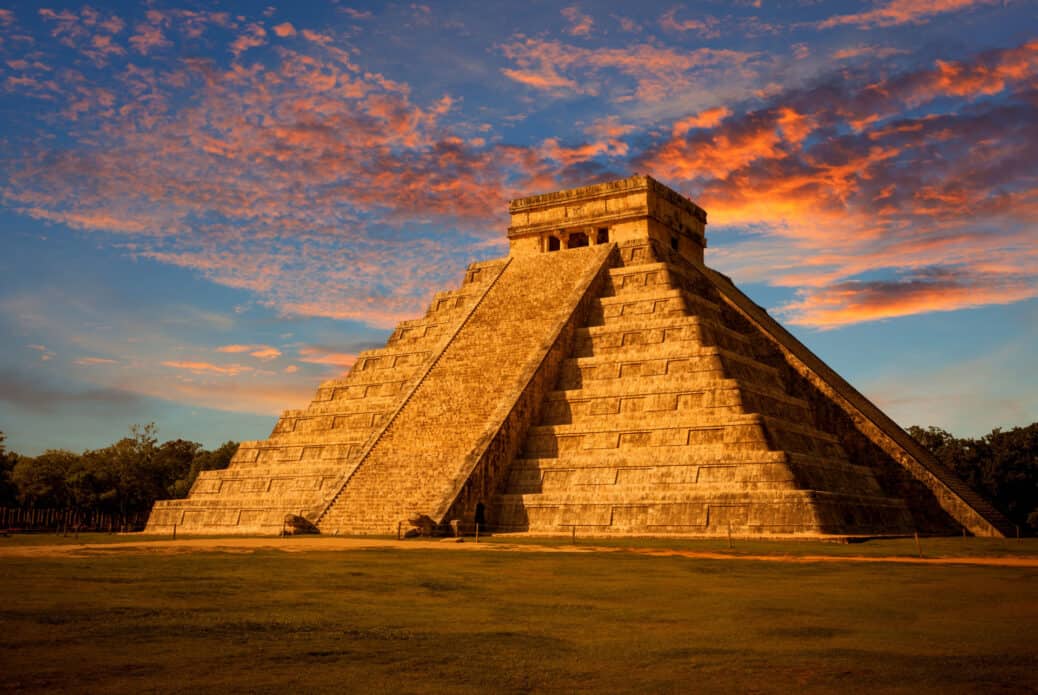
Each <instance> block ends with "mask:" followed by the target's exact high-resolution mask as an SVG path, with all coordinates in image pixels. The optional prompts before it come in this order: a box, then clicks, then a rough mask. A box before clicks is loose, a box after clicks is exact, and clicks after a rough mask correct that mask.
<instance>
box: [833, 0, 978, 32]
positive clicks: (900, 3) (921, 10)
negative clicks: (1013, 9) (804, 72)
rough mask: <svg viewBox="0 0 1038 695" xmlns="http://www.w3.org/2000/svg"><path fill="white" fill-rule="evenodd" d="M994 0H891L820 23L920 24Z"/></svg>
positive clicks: (865, 26)
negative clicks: (866, 9)
mask: <svg viewBox="0 0 1038 695" xmlns="http://www.w3.org/2000/svg"><path fill="white" fill-rule="evenodd" d="M993 4H997V0H889V2H886V3H883V4H880V5H879V6H878V7H876V8H875V9H872V10H868V11H866V12H858V13H854V14H844V15H836V16H833V17H829V18H828V19H825V20H823V21H821V22H819V24H818V26H819V28H821V29H829V28H832V27H836V26H841V25H847V24H851V25H856V26H858V27H861V28H868V27H891V26H896V25H898V24H921V23H924V22H927V21H929V20H930V19H932V18H933V17H936V16H938V15H942V14H948V13H951V12H962V11H963V10H968V9H971V8H975V7H978V6H981V5H993Z"/></svg>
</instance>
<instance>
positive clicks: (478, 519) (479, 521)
mask: <svg viewBox="0 0 1038 695" xmlns="http://www.w3.org/2000/svg"><path fill="white" fill-rule="evenodd" d="M486 515H487V508H486V505H484V504H483V503H482V502H476V515H475V518H474V519H473V522H474V523H475V524H476V528H477V529H478V530H479V531H480V532H483V531H485V530H486V523H487V519H486Z"/></svg>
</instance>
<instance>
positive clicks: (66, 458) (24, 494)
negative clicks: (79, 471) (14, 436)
mask: <svg viewBox="0 0 1038 695" xmlns="http://www.w3.org/2000/svg"><path fill="white" fill-rule="evenodd" d="M80 463H81V461H80V457H79V455H78V454H74V453H72V452H71V451H65V450H64V449H48V450H47V451H44V452H43V453H42V454H40V455H39V456H36V457H34V458H28V457H25V458H20V459H19V460H18V463H16V464H15V466H14V471H13V473H12V476H11V477H12V479H13V480H14V484H15V485H16V486H17V487H18V501H19V502H20V503H22V504H23V505H27V506H32V507H51V508H58V509H65V508H68V507H70V506H71V505H72V501H73V497H72V494H71V492H70V490H69V487H68V484H67V480H68V477H69V473H70V472H71V471H72V470H73V469H74V468H75V467H76V466H78V465H80Z"/></svg>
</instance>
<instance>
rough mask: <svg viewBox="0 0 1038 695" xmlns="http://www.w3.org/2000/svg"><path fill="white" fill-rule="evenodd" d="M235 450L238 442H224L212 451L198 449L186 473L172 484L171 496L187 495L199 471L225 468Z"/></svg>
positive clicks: (236, 450)
mask: <svg viewBox="0 0 1038 695" xmlns="http://www.w3.org/2000/svg"><path fill="white" fill-rule="evenodd" d="M237 452H238V442H224V443H223V444H221V445H220V446H219V447H218V448H216V449H214V450H213V451H205V450H200V451H198V452H197V453H196V454H195V457H194V459H193V460H192V462H191V467H190V468H189V469H188V471H187V473H186V474H185V475H184V477H182V478H180V479H179V480H177V481H176V483H175V484H174V486H173V491H172V492H173V497H180V498H183V497H187V495H188V493H189V492H190V491H191V486H192V485H194V484H195V480H196V479H197V478H198V474H199V473H201V472H202V471H215V470H221V469H224V468H227V466H229V465H231V459H233V458H234V455H235V454H236V453H237Z"/></svg>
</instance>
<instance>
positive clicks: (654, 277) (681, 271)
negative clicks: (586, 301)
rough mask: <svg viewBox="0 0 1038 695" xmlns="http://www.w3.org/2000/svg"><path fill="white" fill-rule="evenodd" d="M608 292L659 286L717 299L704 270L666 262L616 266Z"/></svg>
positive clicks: (644, 289)
mask: <svg viewBox="0 0 1038 695" xmlns="http://www.w3.org/2000/svg"><path fill="white" fill-rule="evenodd" d="M609 275H610V283H609V285H608V287H607V290H606V291H607V293H608V294H610V295H613V296H620V295H623V294H629V293H637V292H649V291H654V290H656V289H659V288H667V289H682V290H685V291H687V292H690V293H691V294H693V295H698V296H702V297H705V298H708V299H711V300H712V301H716V295H717V292H716V290H714V288H713V287H712V286H711V284H710V282H709V280H708V279H707V278H705V277H704V276H703V275H702V274H701V273H698V272H694V271H692V270H691V269H688V268H686V267H683V266H680V265H676V264H673V263H666V262H653V263H642V264H638V265H627V266H623V267H620V268H615V269H613V270H611V271H610V272H609Z"/></svg>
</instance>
